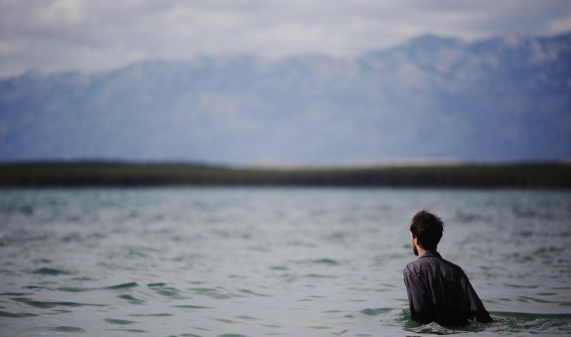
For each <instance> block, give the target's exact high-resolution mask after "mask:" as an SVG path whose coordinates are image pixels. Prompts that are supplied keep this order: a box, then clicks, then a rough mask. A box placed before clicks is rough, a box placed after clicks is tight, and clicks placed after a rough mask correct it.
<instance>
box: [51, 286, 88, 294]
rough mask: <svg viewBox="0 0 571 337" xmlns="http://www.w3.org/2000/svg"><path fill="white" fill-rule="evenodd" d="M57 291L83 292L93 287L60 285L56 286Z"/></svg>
mask: <svg viewBox="0 0 571 337" xmlns="http://www.w3.org/2000/svg"><path fill="white" fill-rule="evenodd" d="M57 290H58V291H63V292H65V293H83V292H87V291H91V290H93V288H81V287H60V288H57Z"/></svg>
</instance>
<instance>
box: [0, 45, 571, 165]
mask: <svg viewBox="0 0 571 337" xmlns="http://www.w3.org/2000/svg"><path fill="white" fill-rule="evenodd" d="M570 60H571V34H568V35H564V36H559V37H554V38H533V37H529V36H511V37H505V38H497V39H492V40H487V41H482V42H478V43H474V44H466V43H462V42H459V41H456V40H452V39H443V38H439V37H435V36H424V37H420V38H418V39H415V40H412V41H410V42H409V43H408V44H406V45H403V46H400V47H398V48H395V49H392V50H388V51H379V52H371V53H368V54H366V55H362V56H361V57H358V58H355V59H337V58H331V57H328V56H319V55H317V56H315V55H314V56H297V57H291V58H287V59H283V60H279V61H268V60H264V59H260V58H257V57H254V56H239V57H238V56H236V57H202V58H197V59H192V60H189V61H187V62H162V61H149V62H144V63H139V64H135V65H132V66H129V67H126V68H123V69H118V70H115V71H109V72H105V73H98V74H80V73H66V74H52V75H42V74H37V73H28V74H25V75H23V76H20V77H15V78H10V79H4V80H0V160H2V161H13V160H26V159H125V160H186V161H208V162H221V163H284V162H290V163H333V162H363V161H371V162H375V161H392V160H402V159H411V158H429V159H442V158H455V159H460V160H550V159H569V158H571V145H570V144H571V141H570V137H569V135H570V134H571V65H570Z"/></svg>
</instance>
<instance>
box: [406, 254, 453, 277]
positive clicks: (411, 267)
mask: <svg viewBox="0 0 571 337" xmlns="http://www.w3.org/2000/svg"><path fill="white" fill-rule="evenodd" d="M435 268H438V269H448V270H452V271H454V272H455V273H459V274H464V270H462V268H461V267H460V266H458V265H457V264H454V263H452V262H450V261H448V260H445V259H443V258H442V256H440V254H428V255H423V256H421V257H420V258H418V259H416V260H414V261H411V262H409V263H408V264H407V265H406V266H405V268H404V273H405V274H406V273H416V274H417V273H419V272H421V271H423V270H429V269H435Z"/></svg>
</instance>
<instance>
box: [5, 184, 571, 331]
mask: <svg viewBox="0 0 571 337" xmlns="http://www.w3.org/2000/svg"><path fill="white" fill-rule="evenodd" d="M420 209H428V210H431V211H433V212H435V213H437V214H438V215H440V216H441V217H442V218H443V220H444V222H445V224H446V227H445V232H444V237H443V239H442V242H441V244H440V246H439V251H440V252H441V254H442V255H443V256H444V258H446V259H448V260H450V261H452V262H454V263H457V264H459V265H461V266H462V267H463V269H464V270H465V271H466V273H467V274H468V276H469V277H470V280H471V282H472V284H473V286H474V288H475V289H476V291H477V292H478V294H479V295H480V298H481V299H482V300H483V302H484V304H485V306H486V307H487V309H488V310H489V311H490V313H491V315H492V317H493V318H494V319H495V322H494V323H491V324H477V323H475V324H471V325H470V326H467V327H466V328H464V329H461V330H449V329H445V328H442V327H440V326H438V325H427V326H418V325H417V324H415V323H414V322H412V321H411V320H410V316H409V313H408V310H407V307H408V303H407V298H406V291H405V288H404V284H403V280H402V270H403V268H404V266H405V265H406V264H407V263H408V262H409V261H411V260H413V259H414V258H415V256H414V255H413V254H412V250H411V247H410V244H409V232H408V226H409V221H410V218H411V217H412V216H413V215H414V213H415V212H416V211H418V210H420ZM570 244H571V193H569V192H538V191H470V190H454V191H452V190H413V189H410V190H383V189H370V190H369V189H271V188H270V189H130V190H121V189H78V190H0V335H2V336H181V337H182V336H186V337H189V336H203V337H206V336H217V337H219V336H225V337H229V336H235V337H236V336H362V337H364V336H412V335H440V334H461V335H468V336H469V335H474V336H498V335H500V336H502V335H503V336H512V335H517V336H528V335H541V336H561V335H568V334H569V332H571V248H570Z"/></svg>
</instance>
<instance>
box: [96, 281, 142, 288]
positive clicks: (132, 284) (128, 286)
mask: <svg viewBox="0 0 571 337" xmlns="http://www.w3.org/2000/svg"><path fill="white" fill-rule="evenodd" d="M138 286H139V284H138V283H137V282H129V283H121V284H117V285H114V286H109V287H104V288H101V289H108V290H124V289H131V288H135V287H138Z"/></svg>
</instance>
